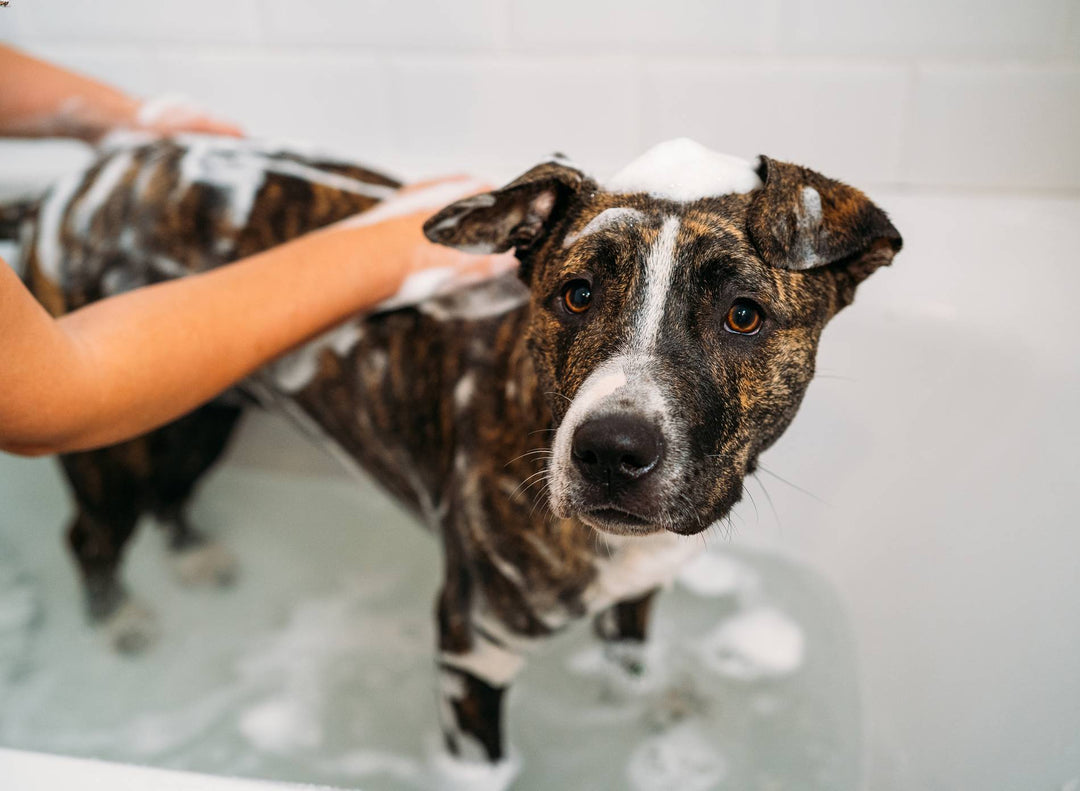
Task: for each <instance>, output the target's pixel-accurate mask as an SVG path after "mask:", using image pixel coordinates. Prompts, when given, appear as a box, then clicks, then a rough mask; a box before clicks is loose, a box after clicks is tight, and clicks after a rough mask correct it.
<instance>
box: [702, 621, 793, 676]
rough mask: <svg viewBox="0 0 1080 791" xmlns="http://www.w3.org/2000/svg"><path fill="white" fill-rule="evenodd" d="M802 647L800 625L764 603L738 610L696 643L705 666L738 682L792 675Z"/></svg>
mask: <svg viewBox="0 0 1080 791" xmlns="http://www.w3.org/2000/svg"><path fill="white" fill-rule="evenodd" d="M805 650H806V647H805V640H804V638H803V633H802V629H800V628H799V625H798V624H796V623H795V622H794V621H792V620H791V619H790V618H789V617H788V616H787V615H785V614H784V613H782V612H780V611H779V610H777V609H775V608H773V607H769V606H764V605H762V606H758V607H755V608H753V609H750V610H745V611H742V612H739V613H737V614H736V615H735V616H733V617H732V618H730V619H729V620H727V621H724V622H723V623H721V624H720V625H719V626H717V627H716V628H715V629H713V630H712V631H711V632H710V633H709V634H707V635H706V636H705V637H704V638H702V640H701V641H700V642H699V643H698V645H697V651H698V654H699V656H700V657H701V660H702V662H703V663H704V665H705V666H706V667H708V668H709V669H710V670H712V671H713V672H715V673H717V674H719V675H721V676H724V677H726V678H731V679H737V680H740V681H758V680H762V679H771V678H781V677H783V676H788V675H791V674H792V673H794V672H795V671H797V670H798V669H799V668H800V667H801V666H802V663H803V656H804V654H805Z"/></svg>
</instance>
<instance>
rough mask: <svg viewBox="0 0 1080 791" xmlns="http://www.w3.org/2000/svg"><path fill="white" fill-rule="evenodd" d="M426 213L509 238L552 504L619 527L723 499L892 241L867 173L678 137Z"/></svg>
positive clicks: (685, 522)
mask: <svg viewBox="0 0 1080 791" xmlns="http://www.w3.org/2000/svg"><path fill="white" fill-rule="evenodd" d="M425 230H426V233H427V235H428V237H429V238H430V239H432V240H433V241H436V242H439V243H442V244H446V245H450V246H453V247H458V248H461V249H467V250H475V251H478V252H493V251H502V250H507V249H510V248H511V247H513V248H515V250H516V253H517V256H518V258H519V259H520V260H521V276H522V278H523V279H524V280H525V282H526V283H527V284H528V285H529V287H530V289H531V293H532V298H531V316H530V321H529V335H528V342H529V345H530V348H531V350H532V354H533V357H534V361H535V365H536V369H537V374H538V377H539V379H540V383H541V387H542V388H543V390H544V391H545V392H546V393H547V397H548V398H549V400H550V407H551V411H552V413H553V415H554V416H555V420H556V425H557V426H558V428H557V431H556V434H555V440H554V445H553V451H554V454H553V456H552V459H551V462H550V467H549V470H548V475H549V479H550V483H551V507H552V510H553V511H554V512H555V513H556V514H558V515H560V516H563V517H571V516H573V517H577V518H579V519H580V520H582V521H583V522H585V523H586V524H589V525H591V526H593V527H595V528H597V529H600V530H604V531H607V532H611V533H621V534H643V533H650V532H654V531H657V530H661V529H665V530H670V531H673V532H676V533H683V534H692V533H696V532H698V531H701V530H703V529H705V528H706V527H708V526H709V525H710V524H712V523H713V522H715V521H716V520H717V519H720V518H722V517H723V516H724V515H725V514H727V512H728V511H729V510H730V508H731V507H732V506H733V505H734V504H735V503H736V502H737V501H738V500H739V499H740V497H741V493H742V480H743V476H745V475H746V474H747V473H749V472H753V470H754V468H755V465H756V463H757V457H758V455H759V454H760V453H761V452H762V451H763V450H764V449H765V448H767V447H769V445H771V444H772V443H773V442H774V441H775V440H776V439H777V437H779V436H780V434H781V433H782V432H783V430H784V429H785V428H786V427H787V425H788V424H789V423H790V422H791V419H792V418H793V417H794V415H795V412H796V410H797V409H798V406H799V403H800V402H801V401H802V397H803V394H804V393H805V391H806V387H807V385H808V384H809V382H810V379H811V377H812V376H813V373H814V356H815V352H816V350H817V343H818V338H819V336H820V334H821V330H822V327H824V325H825V323H826V322H827V321H828V320H829V319H830V318H831V317H832V316H833V315H834V314H835V313H836V312H837V311H838V310H839V309H840V308H842V307H843V306H845V305H847V304H848V303H849V302H851V300H852V298H853V297H854V293H855V288H856V286H857V285H858V284H859V283H860V282H861V281H862V280H863V279H865V278H866V277H867V276H868V275H870V274H871V273H872V272H873V271H874V270H875V269H877V268H878V267H879V266H882V265H883V264H888V263H889V262H890V261H891V260H892V257H893V255H894V254H895V253H896V252H897V251H898V250H899V249H900V244H901V240H900V235H899V233H897V231H896V229H895V228H894V227H893V226H892V224H891V223H890V222H889V219H888V217H886V215H885V213H884V212H883V211H881V210H880V209H879V208H877V207H876V206H875V205H874V204H873V203H871V202H870V200H869V199H868V198H867V197H866V196H865V195H863V194H862V193H861V192H859V191H858V190H855V189H853V188H851V187H848V186H846V185H844V184H841V183H839V182H836V181H833V180H831V179H828V178H825V177H824V176H821V175H819V174H818V173H815V172H814V171H811V170H807V169H805V168H801V167H798V166H796V165H790V164H787V163H785V162H777V161H775V160H771V159H768V158H766V157H761V158H760V159H759V160H758V161H756V162H754V163H748V162H745V161H742V160H739V159H736V158H733V157H727V156H724V155H720V154H715V153H713V152H710V151H708V150H707V149H704V148H702V147H701V146H699V145H697V144H696V143H693V142H691V141H688V140H676V141H672V142H670V143H664V144H662V145H660V146H657V147H656V148H654V149H652V150H651V151H650V152H648V153H647V154H645V155H644V156H643V157H642V158H640V159H639V160H637V161H635V162H634V163H632V164H631V165H629V166H628V167H627V168H625V169H624V170H623V171H622V172H620V173H619V174H618V175H617V176H615V177H614V178H613V179H612V180H611V181H610V182H608V183H607V184H606V185H600V184H598V183H597V182H595V181H593V180H592V179H590V178H589V177H587V176H586V175H585V174H583V173H582V172H581V171H580V170H577V169H576V168H574V167H573V166H571V165H570V164H569V163H568V162H566V161H565V160H562V159H560V158H556V159H554V160H552V161H550V162H546V163H544V164H541V165H538V166H537V167H535V168H533V169H532V170H530V171H529V172H528V173H525V174H524V175H523V176H521V177H520V178H518V179H517V180H516V181H514V182H512V183H510V184H508V185H507V186H505V187H503V188H502V189H499V190H496V191H494V192H490V193H486V194H483V195H477V196H475V197H472V198H467V199H465V200H462V201H459V202H457V203H455V204H453V205H451V206H448V207H447V208H445V209H444V210H443V211H441V212H440V213H439V214H437V215H435V216H434V217H432V218H431V220H429V221H428V223H427V225H426V227H425Z"/></svg>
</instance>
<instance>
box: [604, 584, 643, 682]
mask: <svg viewBox="0 0 1080 791" xmlns="http://www.w3.org/2000/svg"><path fill="white" fill-rule="evenodd" d="M656 594H657V591H656V590H651V591H649V592H648V593H646V594H645V595H644V596H640V597H638V598H636V599H626V600H624V601H620V602H616V603H615V604H613V605H611V606H610V607H608V608H607V609H606V610H602V611H601V612H599V613H597V615H596V617H595V618H594V619H593V631H594V632H596V636H597V637H599V638H600V639H601V640H603V641H604V653H605V654H606V655H607V657H608V658H609V659H610V660H612V661H613V662H615V663H616V664H617V665H619V666H620V667H621V668H622V669H623V670H625V671H626V672H627V673H628V674H630V675H631V676H640V675H641V674H642V673H643V672H644V671H645V640H646V639H647V637H648V629H649V612H650V611H651V609H652V603H653V600H654V599H655V597H656Z"/></svg>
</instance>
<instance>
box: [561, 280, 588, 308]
mask: <svg viewBox="0 0 1080 791" xmlns="http://www.w3.org/2000/svg"><path fill="white" fill-rule="evenodd" d="M563 304H565V305H566V309H567V310H568V311H570V312H571V313H584V312H585V311H587V310H588V309H589V305H591V304H592V286H590V285H589V281H587V280H571V281H570V282H569V283H567V284H566V285H565V286H563Z"/></svg>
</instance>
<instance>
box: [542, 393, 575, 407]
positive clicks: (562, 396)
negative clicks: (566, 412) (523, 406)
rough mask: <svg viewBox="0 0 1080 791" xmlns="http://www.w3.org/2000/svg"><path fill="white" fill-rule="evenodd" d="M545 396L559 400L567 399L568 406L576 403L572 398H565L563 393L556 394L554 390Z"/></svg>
mask: <svg viewBox="0 0 1080 791" xmlns="http://www.w3.org/2000/svg"><path fill="white" fill-rule="evenodd" d="M544 395H553V396H558V397H559V398H562V399H565V400H566V403H568V404H572V403H574V400H573V399H572V398H570V397H569V396H565V395H563V394H562V393H556V392H555V391H554V390H548V391H547V392H545V393H544Z"/></svg>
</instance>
